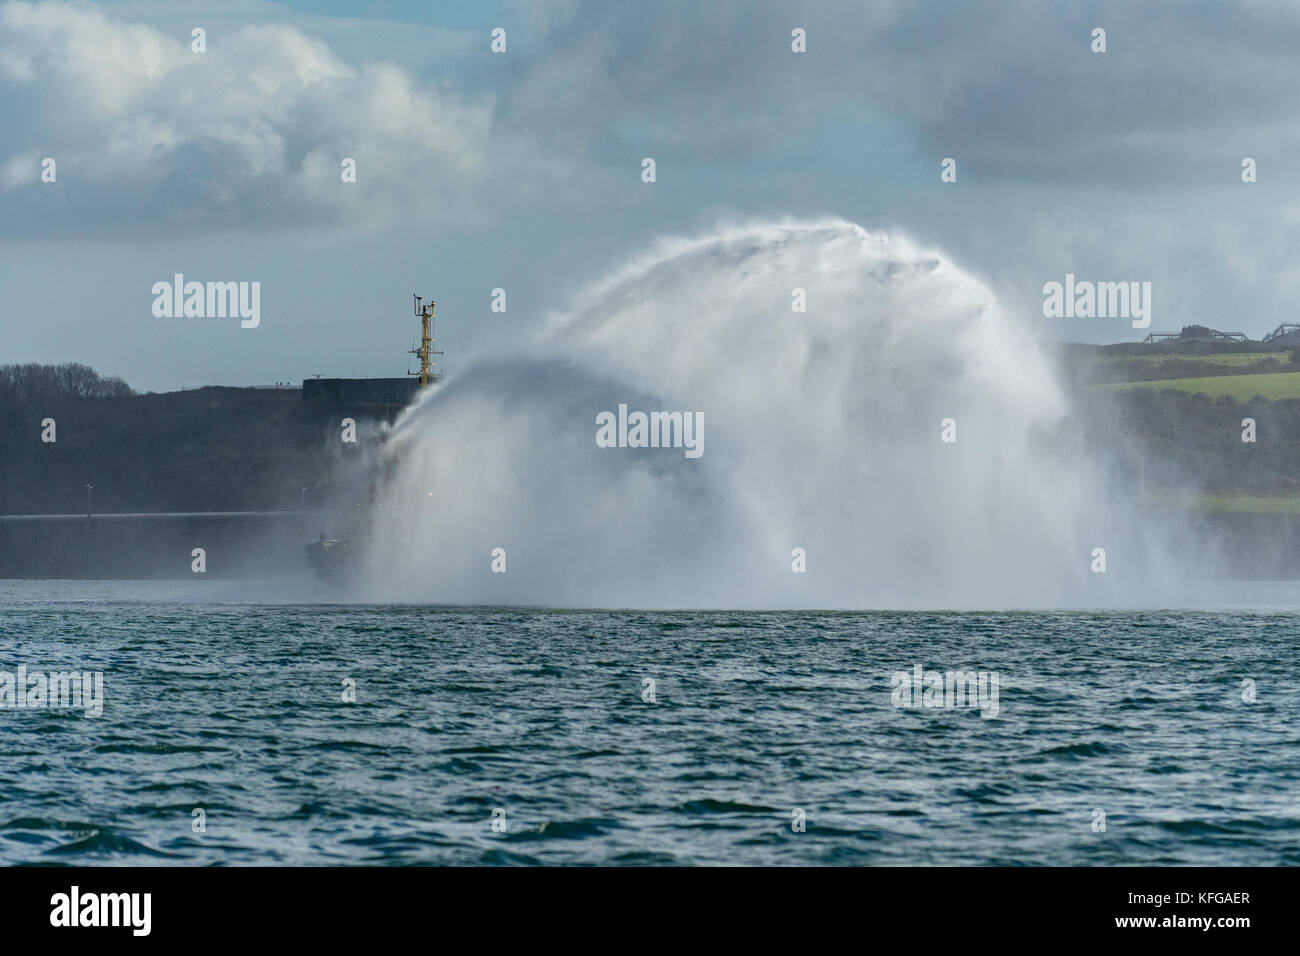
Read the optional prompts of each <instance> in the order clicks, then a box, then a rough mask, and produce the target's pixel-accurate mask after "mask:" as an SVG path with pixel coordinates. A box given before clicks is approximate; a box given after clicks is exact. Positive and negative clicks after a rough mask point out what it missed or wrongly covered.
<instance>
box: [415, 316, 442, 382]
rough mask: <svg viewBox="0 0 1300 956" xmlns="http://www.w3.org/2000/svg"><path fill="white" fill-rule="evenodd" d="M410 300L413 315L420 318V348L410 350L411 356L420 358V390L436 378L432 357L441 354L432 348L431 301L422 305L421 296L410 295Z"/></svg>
mask: <svg viewBox="0 0 1300 956" xmlns="http://www.w3.org/2000/svg"><path fill="white" fill-rule="evenodd" d="M411 298H413V299H414V300H415V314H416V315H418V316H419V317H420V347H419V348H418V349H411V354H412V355H418V356H419V357H420V388H426V387H427V386H428V385H429V383H431V382H434V381H436V380H437V378H438V373H437V370H436V369H435V368H434V367H433V357H434V356H435V355H441V354H442V352H441V351H440V350H438V349H435V348H434V347H433V300H432V299H430V300H429V304H428V305H424V297H423V296H419V295H416V294H415V293H411Z"/></svg>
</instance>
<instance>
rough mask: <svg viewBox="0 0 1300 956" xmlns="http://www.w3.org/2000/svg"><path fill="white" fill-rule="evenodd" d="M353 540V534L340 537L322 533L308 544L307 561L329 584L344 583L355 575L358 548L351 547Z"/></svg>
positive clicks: (318, 575)
mask: <svg viewBox="0 0 1300 956" xmlns="http://www.w3.org/2000/svg"><path fill="white" fill-rule="evenodd" d="M351 541H352V539H351V536H349V537H347V538H342V539H339V538H327V537H325V535H323V534H322V535H321V536H320V537H319V538H317V539H316V540H315V541H313V542H311V543H310V544H308V545H307V563H308V564H309V565H311V569H312V570H313V571H314V572H316V576H317V577H318V578H320V579H321V580H322V581H324V582H325V583H327V584H342V583H343V582H345V581H347V580H349V579H350V578H351V577H352V576H353V574H352V572H353V570H354V569H355V566H356V560H355V558H356V553H357V549H356V548H352V547H350V545H351Z"/></svg>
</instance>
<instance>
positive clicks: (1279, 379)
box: [1093, 372, 1300, 402]
mask: <svg viewBox="0 0 1300 956" xmlns="http://www.w3.org/2000/svg"><path fill="white" fill-rule="evenodd" d="M1093 387H1094V388H1098V389H1121V388H1122V389H1130V388H1154V389H1156V390H1158V391H1163V390H1164V389H1173V390H1174V391H1176V392H1190V393H1192V394H1197V393H1201V394H1204V395H1208V396H1209V397H1210V398H1218V397H1219V396H1221V395H1227V396H1228V397H1229V398H1232V399H1234V400H1235V401H1238V402H1245V401H1249V400H1250V399H1252V398H1254V397H1255V396H1256V395H1262V396H1263V397H1264V398H1267V399H1279V398H1300V372H1264V373H1262V374H1259V375H1213V376H1207V377H1203V378H1162V379H1157V380H1155V381H1151V382H1114V383H1111V384H1107V385H1095V386H1093Z"/></svg>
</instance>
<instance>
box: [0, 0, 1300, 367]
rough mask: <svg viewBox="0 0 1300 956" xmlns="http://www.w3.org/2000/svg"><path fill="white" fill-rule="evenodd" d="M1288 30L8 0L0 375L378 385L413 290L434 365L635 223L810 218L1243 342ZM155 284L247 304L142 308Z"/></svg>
mask: <svg viewBox="0 0 1300 956" xmlns="http://www.w3.org/2000/svg"><path fill="white" fill-rule="evenodd" d="M196 28H201V29H202V30H203V31H205V41H206V48H205V50H204V51H203V52H197V51H195V50H194V49H193V48H192V45H193V44H192V31H193V30H195V29H196ZM1098 28H1100V29H1104V30H1105V40H1106V49H1105V52H1096V51H1094V49H1093V47H1094V45H1095V40H1094V38H1093V31H1094V30H1096V29H1098ZM496 29H501V30H504V31H505V34H504V35H505V46H506V48H505V51H504V52H495V51H494V50H493V49H492V32H493V31H494V30H496ZM795 29H801V30H803V31H804V32H805V35H806V51H805V52H795V51H794V50H792V31H793V30H795ZM1297 49H1300V4H1295V3H1293V2H1290V0H1278V2H1248V0H1243V2H1238V3H1234V4H1224V3H1222V2H1194V0H1190V2H1177V3H1166V2H1144V3H1141V4H1134V3H1131V2H1128V0H1122V2H1114V3H1108V2H1070V0H1063V2H1062V0H1057V2H1046V0H1044V2H1015V0H1011V2H1008V0H969V2H963V3H960V4H956V3H947V2H927V3H920V2H905V0H878V2H876V0H873V2H866V0H811V2H808V0H805V2H776V0H688V2H676V0H656V2H653V3H646V4H630V3H609V2H604V0H601V2H586V0H552V2H545V3H543V2H524V0H519V2H514V0H499V2H463V3H439V2H416V0H389V2H380V0H375V2H364V0H358V2H354V3H344V2H308V0H292V2H287V3H274V2H266V0H226V2H219V3H218V2H212V0H122V2H109V0H104V2H100V3H89V2H77V3H68V2H62V0H39V2H34V3H26V2H24V3H18V2H5V3H0V364H7V363H12V362H49V363H53V362H69V361H75V362H83V363H85V364H88V365H91V366H93V367H94V368H95V369H97V370H98V371H100V372H102V373H104V374H109V375H119V376H122V377H123V378H125V379H126V380H127V381H128V382H129V383H130V384H131V385H132V386H134V387H135V388H137V389H141V390H156V391H162V390H167V389H173V388H179V387H187V386H195V385H205V384H208V385H215V384H222V385H267V384H272V383H275V382H293V383H296V382H298V381H299V380H301V379H303V378H305V377H309V376H312V375H326V376H391V375H404V374H405V373H406V372H407V370H408V368H411V367H412V366H411V364H410V363H411V357H410V356H409V355H407V354H405V352H406V350H407V349H409V348H411V347H412V345H413V344H414V343H413V338H414V337H415V335H416V334H417V332H418V327H417V321H416V320H415V319H414V317H413V315H412V308H411V294H412V293H413V292H414V293H419V294H421V295H423V296H425V297H426V298H433V299H435V300H436V301H437V303H438V320H437V337H438V345H439V347H441V348H442V349H444V351H445V353H446V354H445V356H444V362H445V368H446V369H448V370H450V371H453V372H454V371H455V370H456V368H457V367H458V366H460V367H466V366H467V365H468V364H469V363H471V362H473V361H475V360H477V359H482V358H485V357H491V356H494V355H497V354H500V353H503V352H507V351H511V350H519V349H526V348H527V343H528V341H529V338H530V334H531V333H532V332H533V331H535V330H536V329H537V328H538V327H539V326H540V325H541V324H542V323H543V322H544V320H545V319H546V317H547V316H548V315H550V314H552V313H554V312H556V311H557V310H563V309H565V308H566V306H567V304H568V303H569V302H571V301H572V300H573V298H574V296H575V295H577V294H578V293H579V292H580V291H581V290H582V289H583V288H585V287H587V286H588V285H590V284H591V283H592V282H594V281H596V280H598V279H599V278H600V277H601V276H602V275H604V274H606V273H608V272H609V271H610V270H611V269H613V268H615V267H617V266H618V265H619V264H620V263H622V262H624V261H627V260H628V259H630V258H633V257H635V256H637V255H639V254H641V253H643V252H644V251H645V250H646V249H648V248H650V247H651V246H652V245H653V243H654V242H655V240H656V239H657V238H658V237H662V236H668V235H692V234H696V233H698V232H701V231H703V230H707V229H709V228H711V227H713V226H714V225H716V224H717V223H719V222H727V221H735V220H744V219H747V218H756V217H792V216H793V217H812V218H815V217H823V216H828V215H830V216H839V217H843V218H845V219H848V220H851V221H853V222H855V223H858V224H860V225H862V226H864V227H866V228H868V229H880V230H884V231H889V232H902V233H905V234H907V235H909V236H911V237H913V238H915V239H916V240H917V241H919V242H922V243H924V244H927V245H930V246H933V247H936V248H938V249H940V250H942V251H943V253H944V254H945V255H946V256H948V257H949V258H950V259H951V260H952V261H954V262H955V263H956V264H958V265H959V266H960V267H962V268H963V269H966V270H968V271H969V272H971V273H972V274H973V275H975V276H977V277H978V278H979V279H980V281H982V282H984V283H985V284H986V285H987V286H988V287H989V288H990V289H992V290H993V292H994V294H995V295H996V296H997V297H998V299H999V300H1000V301H1001V302H1003V303H1004V305H1006V306H1007V307H1008V308H1009V309H1012V310H1014V311H1016V312H1019V313H1022V314H1023V315H1025V316H1028V317H1030V318H1031V319H1032V320H1033V324H1034V327H1035V328H1036V329H1039V330H1040V331H1041V334H1042V336H1043V337H1044V338H1046V339H1049V340H1068V341H1091V342H1110V341H1125V340H1133V339H1140V338H1141V337H1142V336H1144V335H1145V334H1146V332H1147V331H1155V330H1176V329H1178V328H1179V327H1181V326H1182V325H1186V324H1191V323H1197V324H1204V325H1209V326H1211V327H1214V328H1219V329H1222V330H1224V331H1243V332H1246V333H1247V334H1249V335H1251V336H1252V337H1256V338H1257V337H1259V336H1261V335H1263V334H1264V333H1266V332H1268V331H1269V330H1271V329H1272V328H1273V327H1275V326H1276V325H1278V324H1279V323H1281V322H1291V321H1300V317H1297V314H1296V312H1295V310H1294V308H1293V303H1294V302H1295V301H1296V299H1297V293H1300V248H1298V246H1300V243H1298V242H1297V235H1298V232H1297V225H1300V191H1298V190H1297V189H1296V187H1295V185H1294V180H1295V177H1296V176H1297V174H1300V95H1297V93H1298V91H1300V60H1297V58H1296V56H1295V51H1296V50H1297ZM646 157H651V158H653V159H654V160H655V172H656V178H655V181H654V182H653V183H647V182H643V180H642V160H643V159H644V158H646ZM1248 157H1249V158H1251V159H1253V160H1254V161H1255V169H1256V181H1254V182H1249V183H1247V182H1243V177H1242V162H1243V160H1244V159H1246V158H1248ZM46 158H51V159H53V160H54V161H55V167H54V168H55V179H54V181H53V182H46V181H43V179H42V168H43V167H42V161H43V160H45V159H46ZM345 158H351V159H354V160H355V162H356V172H357V175H356V181H355V182H344V181H343V177H342V176H341V173H340V168H341V163H342V161H343V160H344V159H345ZM945 158H952V159H954V160H955V161H956V174H957V175H956V181H954V182H943V181H941V176H940V173H941V163H942V161H943V160H944V159H945ZM176 273H182V274H184V275H185V277H186V279H187V280H190V281H201V282H206V281H239V282H258V283H260V294H261V307H260V322H259V324H258V325H257V327H256V328H243V327H241V323H240V322H239V321H238V320H237V319H233V320H232V319H229V318H193V317H190V318H183V317H182V318H176V317H159V316H157V315H155V314H154V308H153V306H154V299H155V296H154V293H153V291H152V289H153V286H154V284H155V283H157V282H159V281H170V280H171V278H172V276H173V275H175V274H176ZM1067 273H1072V274H1074V275H1075V276H1076V277H1077V278H1078V279H1080V280H1093V281H1143V282H1151V283H1152V290H1153V292H1152V322H1151V327H1150V329H1149V330H1148V329H1143V330H1138V329H1134V328H1132V327H1131V326H1130V323H1129V322H1128V321H1127V320H1125V319H1121V318H1113V319H1075V318H1071V319H1062V318H1047V317H1044V316H1043V311H1042V310H1043V286H1044V284H1045V283H1048V282H1053V281H1056V282H1060V281H1063V280H1064V278H1065V276H1066V274H1067ZM498 288H500V289H504V290H505V292H506V309H505V311H504V312H496V311H493V310H492V302H493V290H494V289H498Z"/></svg>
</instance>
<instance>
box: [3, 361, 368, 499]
mask: <svg viewBox="0 0 1300 956" xmlns="http://www.w3.org/2000/svg"><path fill="white" fill-rule="evenodd" d="M344 415H353V416H355V417H358V418H361V417H364V416H365V410H364V409H362V410H352V409H344V408H340V407H338V406H329V405H326V404H324V403H317V402H308V403H304V402H302V401H301V393H300V392H299V390H298V389H292V388H286V389H265V388H226V387H211V388H196V389H190V390H185V391H179V392H165V393H148V394H137V393H136V392H134V391H133V390H132V389H131V388H130V386H129V385H127V383H126V382H124V381H122V380H121V379H119V378H107V377H104V376H101V375H99V374H98V373H96V372H95V371H94V370H93V369H90V368H88V367H87V366H84V365H76V364H66V365H53V366H51V365H8V366H3V367H0V513H3V514H77V513H84V512H85V509H86V498H87V492H86V487H85V486H86V485H87V484H90V485H93V486H94V490H93V492H92V500H93V508H94V510H95V511H96V512H98V513H106V512H155V511H245V510H251V511H261V510H277V509H297V508H299V507H301V505H302V504H303V502H304V499H305V501H306V503H307V505H308V506H309V507H311V506H314V505H315V504H317V503H319V502H321V501H323V500H324V498H325V496H326V495H328V494H329V493H330V491H331V488H330V487H329V484H328V482H329V480H330V479H331V476H333V475H336V474H337V473H338V472H339V471H340V469H339V468H338V467H337V465H338V463H339V460H340V458H343V457H347V456H351V455H357V454H359V451H358V446H356V445H344V444H343V443H341V442H340V441H339V440H338V424H339V419H340V417H342V416H344ZM47 419H53V421H54V426H53V427H54V432H53V436H54V438H55V440H54V441H53V442H48V441H43V440H42V435H43V434H46V433H48V430H49V429H48V428H47V426H46V425H44V424H43V423H44V422H45V421H46V420H47ZM330 439H333V440H332V441H331V440H330ZM304 487H305V488H307V492H306V493H305V495H304V493H303V491H302V489H303V488H304Z"/></svg>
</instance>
